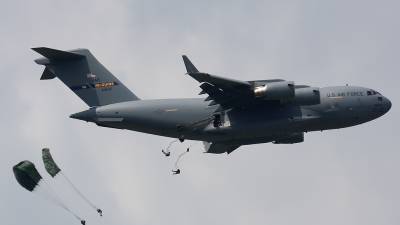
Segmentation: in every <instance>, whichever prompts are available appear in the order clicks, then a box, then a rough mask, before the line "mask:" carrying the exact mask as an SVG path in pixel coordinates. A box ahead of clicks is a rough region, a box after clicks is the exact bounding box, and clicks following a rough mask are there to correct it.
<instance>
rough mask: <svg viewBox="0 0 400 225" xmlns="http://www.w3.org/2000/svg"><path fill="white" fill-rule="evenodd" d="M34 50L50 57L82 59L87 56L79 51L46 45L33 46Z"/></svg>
mask: <svg viewBox="0 0 400 225" xmlns="http://www.w3.org/2000/svg"><path fill="white" fill-rule="evenodd" d="M32 50H33V51H35V52H37V53H39V54H41V55H42V56H44V57H46V58H48V59H80V58H84V57H85V55H81V54H78V53H72V52H65V51H60V50H57V49H52V48H46V47H39V48H32Z"/></svg>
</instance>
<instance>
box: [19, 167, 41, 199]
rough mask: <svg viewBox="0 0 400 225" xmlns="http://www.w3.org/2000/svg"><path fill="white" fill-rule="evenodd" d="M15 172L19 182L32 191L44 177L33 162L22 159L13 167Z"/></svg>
mask: <svg viewBox="0 0 400 225" xmlns="http://www.w3.org/2000/svg"><path fill="white" fill-rule="evenodd" d="M13 172H14V175H15V178H16V179H17V181H18V183H19V184H20V185H21V186H22V187H23V188H25V189H26V190H28V191H30V192H32V191H33V190H35V188H36V187H37V186H38V184H39V181H40V180H41V179H42V176H40V174H39V172H38V171H37V170H36V167H35V165H34V164H33V163H31V162H29V161H28V160H25V161H22V162H20V163H18V164H17V165H15V166H14V167H13Z"/></svg>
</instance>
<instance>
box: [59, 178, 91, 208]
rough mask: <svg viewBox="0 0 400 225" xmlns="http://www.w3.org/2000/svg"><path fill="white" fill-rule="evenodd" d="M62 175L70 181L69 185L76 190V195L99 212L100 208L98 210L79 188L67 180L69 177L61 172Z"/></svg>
mask: <svg viewBox="0 0 400 225" xmlns="http://www.w3.org/2000/svg"><path fill="white" fill-rule="evenodd" d="M60 174H62V175H63V177H64V178H65V179H66V180H67V181H68V183H69V184H70V185H71V186H72V187H73V188H74V190H75V191H76V193H78V194H79V195H80V196H81V197H82V198H83V199H84V200H85V201H86V202H87V203H88V204H89V205H90V206H92V207H93V208H94V209H96V210H98V209H99V208H97V207H96V206H95V205H93V203H91V202H90V201H89V199H87V198H86V197H85V196H84V195H83V194H82V193H81V192H80V191H79V190H78V188H76V187H75V185H74V184H72V182H71V181H70V180H69V179H68V178H67V176H65V174H64V173H63V172H62V171H60Z"/></svg>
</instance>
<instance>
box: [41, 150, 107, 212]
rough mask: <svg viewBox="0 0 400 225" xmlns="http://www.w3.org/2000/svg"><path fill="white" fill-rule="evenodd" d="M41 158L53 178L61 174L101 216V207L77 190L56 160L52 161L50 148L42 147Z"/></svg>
mask: <svg viewBox="0 0 400 225" xmlns="http://www.w3.org/2000/svg"><path fill="white" fill-rule="evenodd" d="M42 158H43V163H44V167H45V169H46V171H47V172H48V173H49V174H50V176H52V177H53V178H54V177H56V176H57V175H58V176H57V177H59V176H62V177H63V178H64V179H65V180H66V181H67V183H68V184H69V185H70V186H71V187H72V188H73V189H74V190H75V191H76V193H78V195H79V196H81V197H82V198H83V199H84V200H85V201H86V202H87V203H88V204H89V205H90V206H91V207H93V208H94V209H96V211H97V212H98V213H99V214H100V216H103V212H102V211H101V209H99V208H97V207H96V206H95V205H93V203H92V202H90V201H89V200H88V199H87V198H86V197H85V196H84V195H83V194H82V193H81V192H80V191H79V190H78V188H76V187H75V185H74V184H72V182H71V181H70V180H69V179H68V178H67V177H66V176H65V175H64V173H63V172H62V171H61V169H60V168H59V167H58V166H57V164H56V162H55V161H54V159H53V157H52V156H51V154H50V149H48V148H44V149H43V150H42Z"/></svg>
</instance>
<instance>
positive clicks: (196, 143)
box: [188, 141, 200, 149]
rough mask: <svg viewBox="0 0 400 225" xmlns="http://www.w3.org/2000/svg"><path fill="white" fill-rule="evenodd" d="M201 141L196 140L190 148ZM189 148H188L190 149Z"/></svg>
mask: <svg viewBox="0 0 400 225" xmlns="http://www.w3.org/2000/svg"><path fill="white" fill-rule="evenodd" d="M199 142H200V141H196V142H195V143H194V144H192V145H191V146H189V148H191V147H193V146H194V145H196V144H197V143H199ZM189 148H188V149H189Z"/></svg>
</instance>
